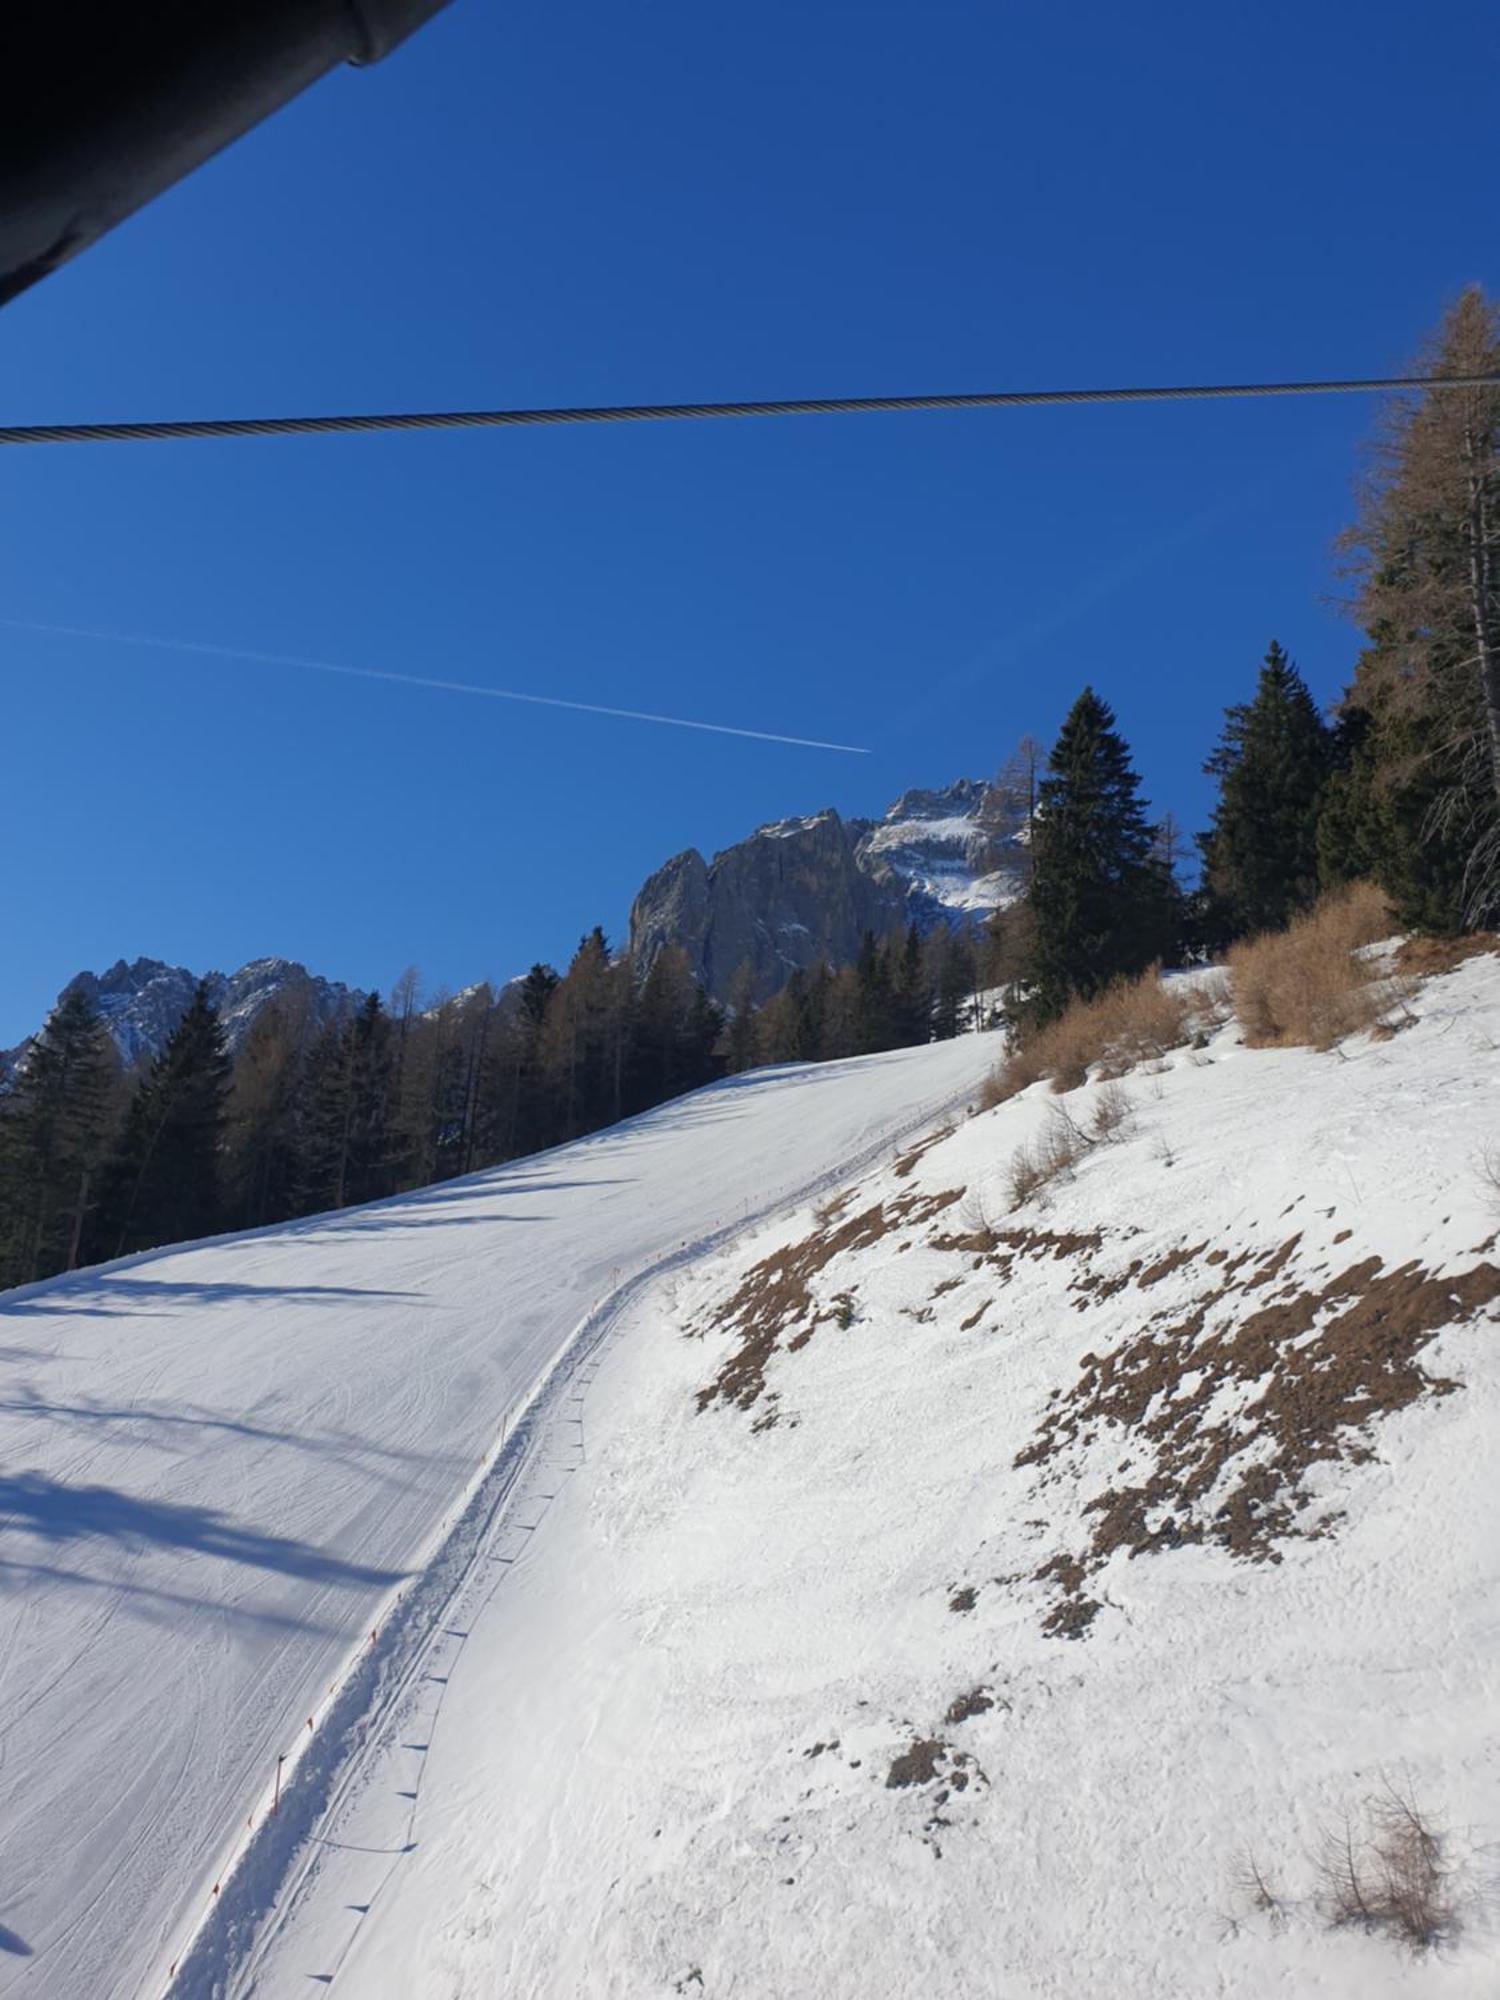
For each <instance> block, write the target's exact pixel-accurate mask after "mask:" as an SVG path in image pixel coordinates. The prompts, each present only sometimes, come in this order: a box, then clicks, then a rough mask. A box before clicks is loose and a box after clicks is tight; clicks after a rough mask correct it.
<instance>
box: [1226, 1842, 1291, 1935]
mask: <svg viewBox="0 0 1500 2000" xmlns="http://www.w3.org/2000/svg"><path fill="white" fill-rule="evenodd" d="M1234 1887H1235V1892H1236V1894H1237V1895H1238V1896H1239V1898H1240V1899H1241V1901H1242V1902H1243V1903H1244V1904H1245V1905H1246V1907H1247V1908H1248V1909H1251V1910H1253V1911H1254V1912H1255V1914H1256V1915H1257V1916H1262V1917H1268V1918H1269V1919H1270V1923H1271V1928H1272V1930H1274V1931H1281V1930H1285V1928H1286V1921H1287V1909H1286V1898H1285V1897H1284V1896H1283V1895H1282V1894H1281V1891H1280V1890H1279V1889H1278V1888H1276V1886H1275V1885H1274V1883H1273V1882H1272V1880H1271V1877H1270V1876H1269V1875H1268V1874H1267V1872H1266V1870H1265V1867H1264V1866H1263V1864H1262V1862H1261V1860H1260V1857H1259V1855H1257V1854H1256V1853H1255V1852H1254V1850H1253V1849H1249V1848H1247V1849H1246V1850H1245V1852H1244V1853H1243V1854H1242V1855H1241V1856H1240V1863H1239V1867H1238V1869H1237V1870H1236V1873H1235V1882H1234Z"/></svg>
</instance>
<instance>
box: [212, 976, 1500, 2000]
mask: <svg viewBox="0 0 1500 2000" xmlns="http://www.w3.org/2000/svg"><path fill="white" fill-rule="evenodd" d="M1399 1018H1400V1019H1401V1021H1402V1025H1401V1027H1400V1030H1399V1032H1398V1033H1396V1034H1395V1035H1394V1036H1393V1037H1391V1038H1389V1039H1372V1038H1370V1037H1367V1036H1360V1037H1358V1038H1356V1039H1355V1040H1353V1041H1351V1042H1349V1043H1348V1044H1347V1045H1346V1046H1345V1047H1344V1048H1343V1049H1341V1050H1338V1051H1335V1052H1333V1053H1330V1054H1326V1055H1319V1054H1314V1053H1312V1052H1310V1051H1307V1050H1285V1051H1252V1050H1249V1049H1246V1048H1244V1047H1243V1046H1241V1044H1240V1040H1239V1037H1238V1034H1237V1032H1236V1030H1235V1028H1234V1027H1233V1025H1232V1024H1226V1025H1224V1026H1222V1027H1220V1028H1219V1029H1218V1030H1217V1031H1215V1032H1213V1033H1212V1034H1211V1035H1210V1036H1209V1038H1208V1040H1207V1043H1206V1046H1202V1047H1196V1048H1195V1047H1191V1046H1188V1047H1183V1048H1181V1049H1179V1050H1177V1051H1176V1052H1174V1053H1173V1054H1171V1055H1170V1056H1169V1057H1168V1058H1167V1059H1166V1060H1165V1062H1164V1063H1161V1064H1159V1065H1151V1066H1148V1067H1146V1068H1144V1069H1140V1070H1137V1071H1136V1072H1134V1073H1132V1074H1131V1075H1130V1076H1128V1077H1126V1078H1125V1079H1124V1080H1123V1083H1122V1084H1121V1085H1120V1089H1121V1090H1122V1091H1123V1093H1124V1098H1125V1104H1124V1108H1123V1112H1122V1110H1121V1106H1120V1104H1119V1102H1118V1100H1113V1099H1111V1098H1110V1097H1109V1095H1108V1091H1107V1087H1106V1086H1103V1085H1100V1084H1098V1083H1094V1084H1090V1085H1088V1086H1086V1087H1085V1088H1083V1089H1081V1090H1079V1091H1076V1092H1072V1093H1069V1094H1068V1096H1066V1097H1065V1098H1063V1099H1061V1100H1059V1099H1058V1098H1056V1097H1055V1096H1053V1094H1052V1093H1051V1092H1050V1090H1049V1089H1048V1088H1047V1086H1045V1085H1038V1086H1034V1087H1033V1088H1032V1089H1031V1090H1029V1091H1027V1092H1025V1093H1024V1094H1022V1095H1021V1096H1019V1097H1017V1098H1016V1099H1014V1100H1013V1101H1012V1102H1010V1103H1007V1104H1004V1105H1001V1106H999V1107H998V1108H997V1109H995V1110H993V1111H989V1112H986V1113H984V1114H982V1115H980V1116H978V1117H975V1118H972V1119H970V1120H967V1121H962V1122H960V1123H959V1124H958V1125H957V1127H956V1129H954V1130H953V1131H952V1132H951V1134H949V1135H948V1136H946V1137H943V1138H940V1139H938V1140H937V1141H936V1142H935V1143H933V1144H932V1145H931V1146H929V1147H927V1148H926V1149H925V1150H923V1151H921V1152H920V1156H919V1157H915V1158H913V1157H910V1156H909V1155H908V1154H903V1156H902V1157H901V1159H899V1160H887V1161H886V1162H884V1163H883V1164H881V1165H880V1166H879V1167H878V1168H876V1169H874V1170H872V1171H869V1172H865V1173H856V1174H854V1175H852V1176H851V1178H850V1185H849V1188H848V1191H847V1198H835V1199H828V1198H824V1199H821V1200H819V1201H816V1202H812V1203H809V1204H808V1205H807V1206H806V1207H804V1208H802V1209H801V1210H799V1211H796V1212H791V1213H784V1214H783V1215H782V1216H781V1217H780V1218H778V1219H776V1220H774V1221H772V1222H769V1223H768V1224H766V1225H765V1226H763V1227H760V1228H758V1229H754V1230H751V1231H749V1232H748V1233H746V1234H745V1235H744V1236H743V1237H742V1238H739V1239H736V1240H734V1241H733V1242H730V1243H726V1244H725V1245H724V1246H722V1247H721V1248H719V1249H717V1250H715V1251H713V1252H712V1253H711V1254H709V1255H708V1256H707V1257H705V1258H701V1259H698V1260H695V1261H694V1262H692V1263H691V1264H689V1265H685V1266H684V1267H683V1268H682V1269H680V1270H679V1271H676V1272H674V1273H672V1274H670V1275H669V1276H668V1277H667V1278H666V1279H664V1280H663V1281H661V1282H656V1283H653V1284H650V1285H647V1286H645V1287H643V1288H642V1289H641V1290H640V1291H638V1292H637V1293H636V1294H635V1295H634V1296H633V1297H632V1298H630V1299H628V1300H626V1301H625V1303H624V1305H623V1307H622V1309H621V1311H620V1313H619V1315H618V1316H617V1317H615V1318H614V1319H613V1320H611V1321H610V1322H609V1323H608V1324H606V1325H604V1326H603V1327H602V1329H601V1331H602V1333H603V1335H604V1336H605V1337H604V1338H603V1339H602V1340H601V1342H600V1344H599V1345H598V1346H597V1347H595V1348H594V1349H593V1350H592V1352H591V1353H590V1355H589V1357H588V1359H587V1361H586V1364H585V1365H584V1366H583V1368H582V1369H581V1371H580V1373H579V1375H578V1376H577V1377H576V1378H575V1379H574V1380H573V1381H572V1382H571V1383H570V1385H569V1390H568V1394H567V1395H566V1396H565V1397H564V1398H563V1399H562V1400H561V1403H560V1404H559V1405H558V1407H557V1408H556V1409H555V1412H554V1415H553V1417H552V1419H551V1420H550V1436H547V1437H542V1436H540V1435H539V1436H538V1440H537V1449H536V1455H535V1458H534V1460H533V1462H532V1468H533V1475H534V1476H533V1483H532V1485H531V1487H530V1488H529V1492H528V1496H527V1498H526V1500H525V1504H524V1505H523V1504H521V1503H520V1500H519V1499H518V1504H517V1511H516V1514H515V1517H514V1519H513V1521H512V1523H511V1524H510V1526H509V1528H508V1529H507V1530H506V1531H505V1532H503V1533H501V1534H499V1535H498V1536H497V1537H496V1538H495V1539H494V1540H493V1542H492V1543H491V1545H490V1546H489V1548H488V1550H487V1552H486V1554H485V1556H484V1557H483V1558H482V1560H481V1561H480V1562H479V1563H478V1564H476V1565H475V1566H473V1568H471V1570H470V1571H469V1572H468V1575H467V1580H466V1584H465V1590H464V1592H462V1593H460V1595H459V1598H458V1599H457V1601H456V1603H455V1610H454V1615H453V1616H452V1617H451V1618H445V1619H444V1621H443V1624H442V1627H441V1628H440V1629H439V1630H438V1632H437V1633H436V1634H435V1635H434V1639H433V1641H432V1644H431V1646H430V1647H429V1649H428V1651H427V1653H426V1654H425V1656H424V1658H423V1660H422V1662H421V1665H420V1671H419V1673H418V1674H417V1675H416V1676H414V1677H413V1678H412V1679H411V1680H409V1681H408V1683H407V1685H406V1687H405V1689H404V1690H403V1692H402V1694H401V1696H400V1698H399V1700H397V1701H396V1702H394V1703H392V1704H391V1705H390V1706H389V1708H388V1709H387V1711H386V1712H385V1714H384V1715H383V1717H382V1719H381V1722H380V1725H379V1727H378V1728H376V1729H375V1730H373V1731H372V1732H371V1735H370V1738H369V1740H368V1742H367V1745H366V1747H365V1750H364V1752H363V1753H362V1755H361V1758H360V1760H359V1778H358V1782H357V1783H355V1784H352V1785H350V1786H349V1787H347V1788H346V1789H345V1792H344V1794H343V1796H342V1798H341V1800H340V1802H339V1803H338V1805H337V1806H336V1807H335V1808H334V1810H333V1811H331V1812H330V1813H329V1814H328V1815H327V1816H326V1818H325V1819H324V1820H323V1821H322V1822H321V1823H320V1828H319V1834H320V1844H318V1846H317V1848H316V1852H315V1853H312V1854H311V1865H307V1863H306V1861H305V1860H304V1861H299V1862H298V1864H297V1866H296V1867H295V1868H294V1870H293V1871H292V1873H291V1875H290V1876H289V1877H288V1878H287V1881H286V1883H285V1886H284V1889H283V1892H282V1894H281V1896H280V1899H279V1902H278V1907H277V1910H276V1912H275V1916H274V1919H273V1921H272V1922H271V1923H270V1924H269V1925H268V1926H266V1927H265V1928H264V1929H263V1930H262V1932H261V1934H260V1937H259V1939H258V1941H257V1944H256V1948H255V1951H254V1953H253V1954H252V1955H251V1956H250V1957H249V1958H248V1959H246V1958H244V1957H240V1958H238V1959H235V1958H234V1957H233V1956H232V1954H224V1955H221V1956H220V1957H218V1958H217V1959H214V1958H212V1956H211V1955H210V1956H209V1957H205V1959H204V1960H203V1964H204V1967H205V1972H207V1970H208V1969H209V1968H210V1966H211V1965H213V1964H217V1965H219V1966H221V1967H222V1966H226V1965H234V1966H236V1967H237V1970H236V1971H235V1972H234V1974H233V1977H232V1978H231V1979H230V1981H229V1984H228V1989H227V1990H228V1991H229V1992H231V1993H233V1994H236V1995H240V1994H247V1993H253V1994H254V1995H255V1996H256V2000H295V1996H297V1995H301V1994H305V1993H307V1992H309V1991H310V1990H312V1989H313V1987H314V1985H315V1984H316V1983H326V1984H328V1985H331V1988H332V1990H333V1991H334V1993H335V1994H338V1995H341V1996H344V2000H497V1996H506V2000H512V1996H513V2000H656V1996H663V1997H665V1996H669V1995H676V1996H688V2000H808V1996H818V2000H1207V1996H1210V1995H1216V1996H1219V2000H1309V1997H1310V1996H1320V2000H1494V1996H1495V1995H1496V1994H1497V1993H1500V1908H1497V1902H1496V1856H1497V1854H1500V1748H1497V1735H1496V1728H1495V1722H1496V1695H1497V1682H1496V1665H1495V1662H1496V1658H1497V1650H1496V1649H1497V1635H1500V1506H1497V1498H1496V1495H1497V1480H1496V1472H1495V1466H1496V1443H1497V1439H1500V1321H1497V1312H1500V1269H1497V1264H1500V1247H1497V1244H1500V1193H1497V1189H1496V1187H1495V1186H1494V1185H1493V1184H1492V1179H1491V1176H1490V1173H1489V1172H1488V1171H1487V1169H1486V1153H1487V1151H1488V1153H1489V1155H1490V1157H1491V1159H1493V1157H1494V1149H1495V1146H1496V1143H1497V1141H1500V1055H1497V1049H1500V959H1496V958H1494V957H1489V958H1484V959H1479V960H1476V961H1474V962H1473V963H1471V964H1468V965H1465V966H1462V967H1460V968H1459V969H1458V970H1457V971H1454V972H1452V973H1449V974H1446V975H1444V976H1441V977H1437V978H1434V979H1432V980H1430V981H1429V982H1428V984H1427V985H1426V986H1425V987H1424V988H1423V989H1422V990H1421V991H1420V992H1418V993H1416V994H1415V995H1414V996H1413V997H1412V999H1411V1001H1410V1006H1409V1012H1407V1013H1402V1014H1400V1015H1399ZM928 1059H929V1060H934V1061H936V1062H940V1063H947V1062H949V1061H955V1062H962V1060H963V1057H962V1055H961V1054H955V1055H954V1056H952V1057H949V1056H946V1055H943V1056H939V1057H936V1058H928ZM935 1080H936V1079H935ZM839 1087H842V1086H839ZM939 1094H941V1093H940V1092H939V1091H938V1090H936V1089H934V1092H933V1095H934V1097H936V1096H937V1095H939ZM1059 1102H1061V1103H1062V1104H1064V1105H1065V1106H1066V1107H1067V1109H1068V1111H1069V1113H1070V1115H1071V1116H1072V1118H1073V1119H1074V1120H1075V1122H1076V1123H1077V1125H1078V1126H1079V1128H1080V1129H1081V1130H1084V1131H1088V1130H1089V1129H1091V1128H1094V1127H1095V1125H1096V1120H1097V1117H1098V1113H1099V1111H1100V1108H1101V1106H1104V1107H1106V1110H1107V1113H1108V1115H1107V1117H1106V1119H1105V1121H1104V1122H1105V1123H1106V1124H1112V1129H1111V1130H1110V1131H1109V1133H1108V1137H1107V1139H1106V1140H1105V1141H1103V1142H1101V1143H1099V1144H1097V1145H1095V1146H1094V1147H1093V1148H1092V1149H1091V1150H1088V1151H1087V1152H1086V1153H1085V1154H1084V1155H1083V1157H1081V1158H1080V1159H1079V1160H1078V1161H1077V1163H1076V1165H1075V1167H1074V1169H1073V1171H1072V1173H1071V1175H1070V1176H1065V1177H1062V1178H1059V1179H1058V1180H1057V1181H1055V1182H1054V1184H1053V1185H1052V1186H1051V1187H1050V1189H1047V1190H1045V1191H1043V1192H1041V1193H1039V1194H1034V1195H1033V1196H1032V1197H1031V1198H1030V1200H1028V1201H1027V1202H1026V1204H1025V1205H1024V1206H1022V1207H1021V1208H1018V1209H1015V1210H1012V1209H1010V1207H1009V1205H1008V1191H1007V1185H1006V1184H1007V1168H1008V1165H1009V1163H1010V1161H1011V1159H1012V1156H1013V1154H1014V1152H1015V1151H1016V1149H1017V1148H1018V1147H1020V1146H1021V1145H1022V1144H1023V1143H1024V1142H1026V1141H1027V1140H1029V1139H1031V1138H1032V1137H1033V1136H1034V1135H1035V1134H1036V1133H1037V1132H1038V1131H1039V1130H1040V1129H1044V1128H1045V1127H1046V1125H1047V1123H1048V1121H1049V1119H1051V1118H1052V1116H1053V1113H1054V1107H1055V1106H1056V1105H1057V1104H1058V1103H1059ZM1116 1121H1118V1122H1116ZM796 1143H797V1144H798V1145H799V1146H800V1145H801V1144H802V1143H804V1142H803V1140H802V1139H801V1138H799V1139H798V1140H797V1141H796ZM387 1282H391V1283H394V1282H396V1281H395V1279H394V1278H392V1279H389V1280H388V1281H387ZM405 1282H414V1281H413V1280H410V1279H408V1280H406V1281H405ZM705 1392H707V1397H706V1398H705ZM534 1524H535V1532H534V1533H529V1532H527V1531H528V1530H529V1529H530V1528H532V1526H533V1525H534ZM1392 1788H1394V1790H1395V1791H1396V1792H1397V1793H1399V1794H1400V1795H1402V1796H1404V1797H1407V1798H1409V1799H1411V1800H1412V1801H1413V1802H1414V1803H1415V1805H1416V1806H1417V1808H1418V1809H1419V1810H1420V1811H1421V1812H1423V1813H1425V1814H1426V1815H1427V1818H1428V1824H1429V1826H1430V1828H1431V1829H1432V1832H1433V1834H1434V1836H1435V1838H1436V1839H1437V1840H1438V1842H1439V1846H1438V1850H1437V1852H1438V1860H1439V1866H1440V1872H1441V1875H1442V1880H1441V1883H1440V1884H1439V1887H1438V1890H1437V1900H1438V1902H1440V1903H1442V1904H1444V1905H1446V1906H1447V1910H1448V1914H1447V1915H1446V1917H1445V1918H1444V1920H1443V1922H1442V1923H1441V1926H1440V1931H1441V1935H1440V1938H1439V1941H1438V1942H1437V1944H1436V1945H1435V1947H1434V1948H1433V1949H1430V1950H1426V1951H1416V1950H1413V1949H1411V1948H1410V1947H1409V1945H1408V1944H1407V1942H1405V1941H1404V1940H1403V1939H1402V1937H1400V1936H1399V1935H1393V1934H1391V1932H1390V1930H1389V1928H1388V1927H1381V1926H1378V1925H1377V1926H1375V1927H1371V1928H1367V1927H1365V1926H1364V1925H1362V1924H1361V1923H1359V1922H1352V1923H1351V1922H1345V1923H1338V1922H1336V1921H1335V1917H1336V1916H1337V1912H1336V1911H1335V1910H1334V1909H1333V1907H1332V1902H1333V1900H1334V1899H1335V1896H1336V1887H1337V1885H1336V1883H1330V1880H1329V1877H1328V1872H1327V1867H1326V1864H1327V1862H1328V1859H1329V1853H1330V1846H1329V1843H1330V1839H1332V1840H1333V1841H1334V1842H1335V1844H1337V1842H1338V1841H1339V1840H1340V1838H1341V1836H1342V1834H1343V1830H1344V1828H1345V1826H1346V1824H1347V1825H1348V1827H1349V1828H1350V1839H1351V1842H1352V1848H1353V1851H1354V1852H1355V1854H1356V1857H1357V1859H1358V1864H1359V1867H1360V1869H1361V1871H1362V1874H1363V1877H1364V1880H1365V1882H1366V1886H1367V1893H1368V1894H1369V1896H1370V1897H1371V1899H1372V1901H1378V1899H1379V1896H1380V1894H1381V1893H1382V1892H1381V1888H1380V1874H1379V1864H1378V1862H1377V1861H1372V1860H1371V1859H1370V1858H1369V1846H1370V1841H1371V1838H1372V1836H1373V1837H1375V1838H1378V1837H1380V1833H1381V1827H1382V1825H1383V1824H1387V1823H1386V1822H1381V1821H1380V1820H1378V1818H1377V1820H1376V1822H1374V1823H1373V1824H1372V1822H1371V1820H1370V1817H1369V1802H1372V1801H1373V1804H1374V1808H1375V1810H1376V1813H1377V1815H1378V1814H1379V1813H1380V1812H1381V1811H1382V1810H1383V1809H1385V1808H1387V1807H1388V1806H1389V1802H1390V1798H1391V1795H1392ZM1252 1871H1256V1872H1258V1876H1259V1880H1260V1882H1261V1884H1262V1885H1263V1890H1262V1889H1258V1888H1257V1887H1256V1881H1255V1879H1254V1874H1253V1873H1252ZM1345 1914H1346V1915H1347V1914H1348V1912H1347V1911H1346V1912H1345ZM195 1976H196V1975H195ZM191 1990H192V1991H193V1992H194V1993H197V1992H200V1991H203V1990H206V1989H205V1988H204V1987H201V1986H195V1987H193V1988H192V1989H191Z"/></svg>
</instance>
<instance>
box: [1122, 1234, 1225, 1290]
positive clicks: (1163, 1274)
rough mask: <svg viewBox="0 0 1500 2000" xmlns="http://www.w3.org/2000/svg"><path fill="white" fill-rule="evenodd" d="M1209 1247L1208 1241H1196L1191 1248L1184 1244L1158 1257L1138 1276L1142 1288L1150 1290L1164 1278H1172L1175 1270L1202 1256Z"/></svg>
mask: <svg viewBox="0 0 1500 2000" xmlns="http://www.w3.org/2000/svg"><path fill="white" fill-rule="evenodd" d="M1207 1248H1208V1245H1207V1244H1206V1243H1194V1244H1193V1245H1192V1246H1191V1248H1189V1246H1188V1245H1187V1244H1184V1245H1183V1247H1182V1248H1181V1249H1180V1250H1169V1251H1168V1252H1167V1254H1166V1256H1165V1257H1158V1258H1157V1260H1156V1262H1155V1263H1154V1264H1148V1265H1147V1266H1146V1268H1145V1270H1144V1271H1142V1272H1141V1273H1140V1275H1139V1276H1138V1277H1137V1278H1136V1283H1137V1285H1139V1286H1140V1288H1141V1290H1142V1291H1143V1292H1144V1291H1148V1290H1149V1289H1150V1287H1151V1286H1152V1285H1159V1284H1160V1283H1161V1281H1162V1279H1163V1278H1170V1277H1171V1275H1172V1273H1173V1272H1174V1271H1180V1270H1181V1269H1182V1267H1183V1265H1184V1264H1191V1263H1193V1262H1195V1261H1196V1259H1197V1258H1199V1257H1201V1256H1202V1255H1203V1253H1204V1251H1205V1250H1206V1249H1207Z"/></svg>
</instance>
